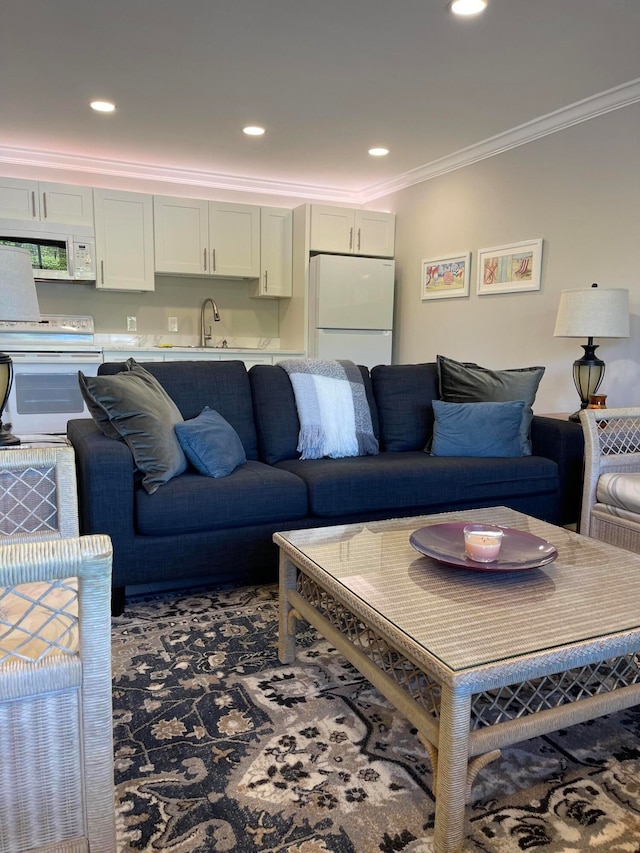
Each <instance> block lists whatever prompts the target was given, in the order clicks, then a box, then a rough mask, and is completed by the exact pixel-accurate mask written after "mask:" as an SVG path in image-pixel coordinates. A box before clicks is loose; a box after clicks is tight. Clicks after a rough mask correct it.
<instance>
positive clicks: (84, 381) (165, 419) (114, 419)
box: [78, 358, 187, 494]
mask: <svg viewBox="0 0 640 853" xmlns="http://www.w3.org/2000/svg"><path fill="white" fill-rule="evenodd" d="M78 380H79V382H80V390H81V392H82V396H83V397H84V399H85V400H86V401H87V406H88V407H89V405H90V411H91V412H92V413H93V412H94V411H95V412H99V413H100V416H99V417H96V422H97V424H98V426H99V427H100V428H101V429H102V431H103V432H104V433H105V435H107V436H108V437H110V438H113V437H114V435H113V430H115V432H116V433H117V435H118V436H119V437H120V438H123V439H124V440H125V442H126V443H127V446H128V447H129V449H130V450H131V453H132V455H133V458H134V461H135V463H136V467H137V468H138V470H139V471H140V472H141V473H142V474H143V477H142V485H143V486H144V488H145V489H146V490H147V492H149V494H153V493H154V492H155V491H156V490H157V489H158V488H159V487H160V486H161V485H163V484H164V483H167V482H168V481H169V480H170V479H171V478H172V477H175V476H176V475H177V474H181V473H182V472H183V471H185V470H186V468H187V460H186V457H185V455H184V453H183V452H182V448H181V447H180V443H179V441H178V438H177V436H176V434H175V432H174V426H175V425H176V424H177V423H180V422H181V421H182V415H181V414H180V412H179V411H178V408H177V406H176V404H175V403H174V402H173V400H172V399H171V398H170V397H169V395H168V394H167V393H166V391H165V390H164V389H163V388H162V386H161V385H160V383H159V382H158V381H157V379H155V377H153V376H152V375H151V374H150V373H148V372H147V371H146V370H145V369H144V367H142V366H141V365H139V364H137V363H136V362H135V361H134V359H132V358H130V359H129V360H128V361H127V363H126V365H125V370H124V372H122V373H119V374H117V375H116V376H84V374H83V373H82V372H80V373H79V374H78ZM105 418H106V423H105V420H104V419H105ZM107 425H108V430H107V428H106V427H107Z"/></svg>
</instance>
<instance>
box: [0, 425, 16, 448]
mask: <svg viewBox="0 0 640 853" xmlns="http://www.w3.org/2000/svg"><path fill="white" fill-rule="evenodd" d="M16 444H20V439H19V438H18V437H17V436H16V435H13V434H12V433H10V432H9V431H8V430H6V429H0V447H13V446H15V445H16Z"/></svg>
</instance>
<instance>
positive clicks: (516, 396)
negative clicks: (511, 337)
mask: <svg viewBox="0 0 640 853" xmlns="http://www.w3.org/2000/svg"><path fill="white" fill-rule="evenodd" d="M437 358H438V375H439V379H440V396H441V397H442V399H443V400H446V401H447V402H449V403H481V402H496V403H497V402H505V401H507V400H524V403H525V406H524V411H523V415H522V424H521V427H520V443H521V445H522V453H523V455H525V456H529V455H530V454H531V438H530V432H531V420H532V418H533V409H532V408H531V407H532V406H533V402H534V400H535V398H536V393H537V391H538V385H540V380H541V379H542V375H543V373H544V367H515V368H510V369H507V370H490V369H489V368H487V367H480V365H479V364H474V363H473V362H460V361H454V360H453V359H452V358H446V357H445V356H443V355H439V356H438V357H437Z"/></svg>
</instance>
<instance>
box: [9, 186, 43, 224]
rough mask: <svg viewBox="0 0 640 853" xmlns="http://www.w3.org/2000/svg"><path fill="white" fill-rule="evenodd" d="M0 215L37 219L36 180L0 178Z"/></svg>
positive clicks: (38, 213)
mask: <svg viewBox="0 0 640 853" xmlns="http://www.w3.org/2000/svg"><path fill="white" fill-rule="evenodd" d="M0 217H2V218H3V219H22V220H27V221H33V220H36V221H37V220H39V218H40V200H39V196H38V182H37V181H23V180H21V179H19V178H0Z"/></svg>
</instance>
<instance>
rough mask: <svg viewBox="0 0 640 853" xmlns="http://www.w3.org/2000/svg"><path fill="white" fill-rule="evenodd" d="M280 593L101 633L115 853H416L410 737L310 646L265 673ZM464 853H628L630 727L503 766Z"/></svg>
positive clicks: (169, 601) (420, 823) (273, 654)
mask: <svg viewBox="0 0 640 853" xmlns="http://www.w3.org/2000/svg"><path fill="white" fill-rule="evenodd" d="M277 606H278V605H277V589H276V588H275V587H274V586H269V587H259V588H253V587H252V588H245V589H240V590H232V591H229V590H224V591H220V590H217V591H211V590H202V591H200V592H197V593H196V592H190V593H181V594H180V593H178V594H176V593H174V594H170V595H164V596H158V597H148V598H137V599H133V600H130V601H128V602H127V609H126V611H125V615H124V616H122V617H119V618H118V619H115V620H114V621H113V625H114V627H113V665H114V694H113V696H114V712H115V728H114V733H115V752H116V765H115V766H116V786H117V793H116V796H117V820H118V840H119V850H120V851H123V853H125V851H145V853H150V851H156V850H159V851H172V853H183V851H184V853H187V851H189V853H205V851H207V853H208V851H220V853H222V851H233V853H258V851H259V853H267V851H268V852H269V853H276V851H277V853H378V851H381V853H396V851H401V852H402V853H428V851H429V852H430V851H432V849H433V846H432V839H433V819H434V796H433V790H432V776H431V769H430V766H429V762H428V760H427V757H426V753H425V751H424V748H423V747H422V746H421V744H420V743H419V741H418V739H417V738H416V736H415V730H413V729H412V728H411V726H410V725H409V724H408V723H407V722H406V721H405V720H404V719H403V718H402V717H401V716H400V715H399V714H398V713H396V712H395V711H394V710H393V708H392V707H391V706H390V705H389V704H388V703H387V701H386V700H385V699H384V698H383V697H382V696H381V695H380V694H379V693H377V691H376V690H375V689H373V688H372V687H370V686H369V685H368V683H367V682H366V681H365V680H364V679H363V678H362V677H361V676H360V675H359V674H358V673H357V672H356V671H355V670H354V669H353V667H351V666H350V665H349V664H348V663H347V662H346V661H345V660H344V659H342V658H341V656H340V655H339V654H338V653H337V652H336V651H335V650H333V649H332V648H331V647H330V646H329V644H328V643H327V642H325V641H324V640H321V639H319V638H318V635H317V634H316V633H315V631H314V630H313V629H311V628H307V630H306V631H304V632H303V633H301V634H299V637H298V657H297V660H296V663H295V665H294V666H282V665H281V664H280V663H279V662H278V658H277V632H278V623H277ZM467 815H468V821H467V840H466V847H465V849H466V850H468V851H486V853H516V852H517V851H523V850H535V851H540V853H578V851H580V853H583V851H595V853H601V851H602V853H604V851H606V853H640V710H638V709H632V710H630V711H626V712H620V713H617V714H615V715H611V716H609V717H605V718H602V719H599V720H595V721H594V722H591V723H585V724H582V725H579V726H574V727H572V728H569V729H565V730H562V731H560V732H557V733H555V734H552V735H549V736H547V737H540V738H535V739H534V740H531V741H527V742H525V743H522V744H519V745H517V746H514V747H512V748H509V749H507V750H505V751H504V752H503V754H502V757H501V758H500V759H499V760H498V761H496V762H494V763H493V764H491V765H489V766H488V767H487V768H485V769H484V770H483V771H482V772H481V773H480V774H479V776H478V778H477V780H476V782H475V784H474V802H473V803H472V804H471V805H470V806H468V807H467Z"/></svg>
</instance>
